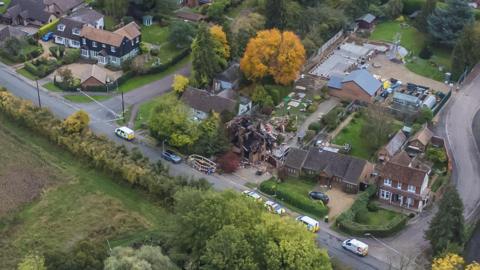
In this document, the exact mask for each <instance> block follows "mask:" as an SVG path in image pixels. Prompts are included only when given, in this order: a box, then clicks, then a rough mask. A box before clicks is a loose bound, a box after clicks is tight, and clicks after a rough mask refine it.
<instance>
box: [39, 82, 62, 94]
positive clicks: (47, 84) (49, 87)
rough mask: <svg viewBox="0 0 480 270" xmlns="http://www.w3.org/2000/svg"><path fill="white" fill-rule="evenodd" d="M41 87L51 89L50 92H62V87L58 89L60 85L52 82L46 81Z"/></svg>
mask: <svg viewBox="0 0 480 270" xmlns="http://www.w3.org/2000/svg"><path fill="white" fill-rule="evenodd" d="M42 86H43V88H45V89H47V90H49V91H52V92H63V90H62V89H60V87H58V86H56V85H55V84H54V83H53V82H48V83H46V84H44V85H42Z"/></svg>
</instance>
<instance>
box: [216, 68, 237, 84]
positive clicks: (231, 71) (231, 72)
mask: <svg viewBox="0 0 480 270" xmlns="http://www.w3.org/2000/svg"><path fill="white" fill-rule="evenodd" d="M241 75H242V74H241V72H240V65H239V64H233V65H231V66H230V67H228V68H227V69H226V70H225V71H223V72H222V73H220V74H218V75H217V76H215V79H217V80H221V81H225V82H231V83H233V82H235V81H236V80H238V79H240V77H241Z"/></svg>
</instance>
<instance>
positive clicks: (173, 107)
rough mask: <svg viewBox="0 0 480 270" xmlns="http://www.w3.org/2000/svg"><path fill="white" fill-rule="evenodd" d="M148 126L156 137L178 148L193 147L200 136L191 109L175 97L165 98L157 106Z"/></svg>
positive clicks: (153, 110) (168, 96)
mask: <svg viewBox="0 0 480 270" xmlns="http://www.w3.org/2000/svg"><path fill="white" fill-rule="evenodd" d="M148 126H149V127H150V132H151V134H152V135H153V136H154V137H156V138H157V139H159V140H167V141H168V143H169V144H170V145H173V146H176V147H185V146H189V145H192V144H193V143H195V142H196V141H197V139H198V136H199V134H198V132H197V125H196V123H195V122H193V120H192V119H191V116H190V110H189V108H187V106H185V104H183V103H182V102H180V101H179V100H178V99H177V97H176V96H174V95H167V96H164V98H162V99H161V100H160V101H159V102H158V103H157V104H155V106H154V107H153V109H152V112H151V114H150V119H149V125H148Z"/></svg>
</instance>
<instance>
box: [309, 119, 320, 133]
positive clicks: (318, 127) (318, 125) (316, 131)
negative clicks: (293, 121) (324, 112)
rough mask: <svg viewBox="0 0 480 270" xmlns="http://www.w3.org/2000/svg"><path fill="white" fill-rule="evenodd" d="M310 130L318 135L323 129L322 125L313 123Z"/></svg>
mask: <svg viewBox="0 0 480 270" xmlns="http://www.w3.org/2000/svg"><path fill="white" fill-rule="evenodd" d="M308 129H309V130H313V131H315V133H318V132H320V130H321V129H322V124H320V122H313V123H311V124H310V125H308Z"/></svg>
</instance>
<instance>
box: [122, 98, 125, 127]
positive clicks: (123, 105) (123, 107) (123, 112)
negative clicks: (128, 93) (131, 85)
mask: <svg viewBox="0 0 480 270" xmlns="http://www.w3.org/2000/svg"><path fill="white" fill-rule="evenodd" d="M122 117H123V121H125V101H124V100H123V91H122Z"/></svg>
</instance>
